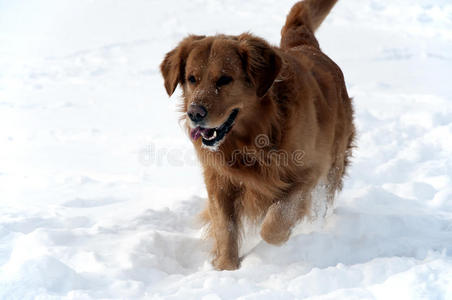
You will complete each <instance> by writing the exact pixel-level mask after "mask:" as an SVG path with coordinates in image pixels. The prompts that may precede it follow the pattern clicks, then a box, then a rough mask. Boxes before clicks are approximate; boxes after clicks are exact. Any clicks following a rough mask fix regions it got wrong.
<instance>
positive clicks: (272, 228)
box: [260, 204, 292, 245]
mask: <svg viewBox="0 0 452 300" xmlns="http://www.w3.org/2000/svg"><path fill="white" fill-rule="evenodd" d="M287 217H288V216H286V215H285V214H284V212H283V211H282V209H281V206H280V205H278V204H273V205H272V206H271V207H270V208H269V210H268V211H267V215H266V216H265V218H264V221H263V222H262V227H261V232H260V234H261V237H262V239H263V240H264V241H266V242H267V243H269V244H272V245H281V244H284V243H285V242H287V240H288V239H289V237H290V234H291V231H292V230H291V229H292V228H291V227H292V226H291V223H292V222H289V220H287Z"/></svg>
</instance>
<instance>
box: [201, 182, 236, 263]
mask: <svg viewBox="0 0 452 300" xmlns="http://www.w3.org/2000/svg"><path fill="white" fill-rule="evenodd" d="M208 186H209V184H208ZM208 193H209V216H210V226H211V228H210V230H211V234H212V237H213V238H214V248H213V255H214V259H213V261H212V265H213V266H214V268H215V269H217V270H235V269H238V267H239V264H240V262H239V254H238V224H237V221H238V220H237V217H238V216H237V211H236V209H235V201H236V199H237V193H236V192H235V191H234V187H233V186H232V184H231V183H229V182H224V181H221V182H219V180H216V182H215V184H214V185H213V186H212V185H210V187H208Z"/></svg>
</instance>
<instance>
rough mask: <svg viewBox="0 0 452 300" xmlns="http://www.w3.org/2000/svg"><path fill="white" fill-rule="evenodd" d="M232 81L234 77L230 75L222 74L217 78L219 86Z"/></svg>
mask: <svg viewBox="0 0 452 300" xmlns="http://www.w3.org/2000/svg"><path fill="white" fill-rule="evenodd" d="M231 81H232V77H229V76H221V77H220V78H219V79H218V80H217V86H223V85H227V84H229V83H231Z"/></svg>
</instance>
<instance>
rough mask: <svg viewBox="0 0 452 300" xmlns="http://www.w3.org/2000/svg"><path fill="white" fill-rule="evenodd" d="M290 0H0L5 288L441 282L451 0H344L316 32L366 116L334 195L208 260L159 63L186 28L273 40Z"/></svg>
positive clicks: (130, 293)
mask: <svg viewBox="0 0 452 300" xmlns="http://www.w3.org/2000/svg"><path fill="white" fill-rule="evenodd" d="M294 2H295V1H270V0H253V1H242V0H228V1H225V0H191V1H176V0H166V1H155V0H154V1H151V0H147V1H145V0H127V1H114V0H95V1H89V0H66V1H58V0H55V1H50V0H40V1H37V0H30V1H24V0H16V1H10V0H0V299H2V300H3V299H6V300H10V299H21V300H22V299H77V300H78V299H80V300H85V299H184V300H188V299H204V300H214V299H304V298H309V299H452V160H451V158H452V3H451V1H450V0H436V1H434V0H418V1H411V0H398V1H392V0H384V1H380V0H341V1H339V3H338V4H337V6H336V7H335V8H334V10H333V11H332V13H331V14H330V16H329V17H328V18H327V20H326V21H325V22H324V24H323V25H322V27H321V29H320V30H319V32H318V38H319V41H320V44H321V46H322V49H323V50H324V52H325V53H327V55H329V56H330V57H331V58H333V59H334V60H335V61H336V62H337V63H338V64H339V65H340V66H341V68H342V70H343V71H344V74H345V78H346V82H347V87H348V89H349V94H350V95H351V96H353V97H354V104H355V109H356V124H357V127H358V131H359V134H358V149H357V150H356V151H355V157H354V159H353V166H352V168H351V169H350V171H349V177H348V179H347V180H346V183H345V187H344V190H343V192H342V193H341V194H340V196H339V197H338V199H337V202H336V208H335V210H334V213H333V215H332V216H330V217H329V218H327V219H326V220H325V221H324V222H323V223H321V222H319V224H305V225H306V226H304V227H303V228H301V231H300V232H301V233H300V234H298V235H296V236H294V237H292V238H291V240H290V241H289V242H288V243H287V244H286V245H284V246H282V247H274V246H270V245H267V244H266V243H264V242H262V241H259V240H258V241H256V242H254V244H249V245H248V248H249V249H248V250H247V253H248V254H247V255H246V257H245V258H244V260H243V262H242V266H241V268H240V269H239V270H237V271H232V272H231V271H223V272H218V271H214V270H213V269H212V267H211V265H210V263H209V261H210V259H209V258H208V251H209V245H208V244H207V243H206V242H204V241H203V240H202V239H201V229H200V228H199V225H198V224H197V223H196V215H197V213H198V212H199V211H200V210H201V208H202V206H203V204H204V202H205V197H206V192H205V188H204V185H203V181H202V178H201V174H200V169H199V166H198V164H197V162H196V159H195V155H194V153H193V150H192V147H191V144H190V142H189V140H188V138H187V137H186V136H185V135H184V133H183V131H182V129H181V128H180V126H179V125H178V121H177V118H178V113H177V112H176V103H177V102H178V101H180V92H177V93H176V95H175V96H173V97H172V98H171V99H168V97H167V95H166V93H165V89H164V88H163V80H162V78H161V76H160V73H159V69H158V66H159V64H160V62H161V60H162V58H163V56H164V54H165V53H166V52H167V51H169V50H171V49H172V48H173V47H175V45H176V44H177V42H178V41H179V40H180V39H182V38H183V37H184V36H186V35H187V34H188V33H197V34H215V33H226V34H239V33H241V32H244V31H248V30H249V31H251V32H253V33H255V34H257V35H259V36H262V37H264V38H266V39H267V40H268V41H270V42H271V43H274V44H277V43H278V41H279V32H280V29H281V26H282V25H283V23H284V21H285V16H286V14H287V13H288V11H289V9H290V7H291V6H292V4H293V3H294ZM254 246H255V247H254ZM253 247H254V248H253Z"/></svg>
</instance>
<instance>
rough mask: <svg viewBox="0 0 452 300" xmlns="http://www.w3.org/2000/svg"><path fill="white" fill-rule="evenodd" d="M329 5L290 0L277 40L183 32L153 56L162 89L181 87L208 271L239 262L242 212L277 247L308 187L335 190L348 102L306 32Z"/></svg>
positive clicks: (345, 142) (346, 147)
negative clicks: (203, 197) (202, 201)
mask: <svg viewBox="0 0 452 300" xmlns="http://www.w3.org/2000/svg"><path fill="white" fill-rule="evenodd" d="M335 3H336V0H305V1H300V2H298V3H296V4H295V5H294V6H293V7H292V9H291V11H290V13H289V15H288V16H287V19H286V23H285V25H284V27H283V28H282V31H281V43H280V45H279V47H276V46H272V45H270V44H269V43H267V42H266V41H265V40H263V39H261V38H259V37H256V36H254V35H251V34H249V33H244V34H241V35H238V36H228V35H215V36H201V35H190V36H188V37H186V38H185V39H183V40H182V41H181V42H180V43H179V45H178V46H177V47H176V48H175V49H173V50H172V51H170V52H169V53H167V54H166V56H165V58H164V60H163V62H162V64H161V72H162V75H163V78H164V83H165V88H166V91H167V92H168V94H169V95H170V96H171V95H172V94H173V92H174V90H175V89H176V87H177V85H178V84H179V85H180V86H181V88H182V91H183V104H182V105H181V110H182V112H183V116H182V119H183V120H185V121H186V123H185V124H186V129H187V133H188V134H189V135H190V137H191V139H192V141H193V145H194V147H195V149H196V152H197V155H198V158H199V160H200V162H201V164H202V167H203V174H204V180H205V184H206V187H207V192H208V204H207V208H206V210H205V211H204V212H203V213H202V217H203V219H204V221H205V222H206V223H207V224H208V228H209V230H208V233H209V234H208V236H209V237H210V238H211V239H212V240H213V242H214V243H213V245H214V246H213V261H212V264H213V266H214V267H215V268H216V269H218V270H234V269H237V268H239V266H240V257H239V251H238V250H239V241H240V236H241V232H243V231H242V229H243V228H242V227H243V221H244V220H245V219H247V220H251V221H253V222H255V224H256V225H260V226H261V229H260V235H261V237H262V239H263V240H265V241H266V242H267V243H270V244H274V245H280V244H282V243H284V242H286V241H287V240H288V238H289V237H290V234H291V231H292V229H293V227H294V226H295V225H296V224H297V222H298V221H300V220H302V219H303V218H304V217H306V216H308V215H309V212H310V209H311V192H312V191H313V189H314V188H315V187H316V186H317V185H320V184H323V185H324V187H325V188H326V190H327V200H325V201H328V202H329V203H331V202H332V201H333V198H334V195H335V193H336V192H337V191H339V190H340V189H341V186H342V178H343V176H344V173H345V169H346V167H347V165H348V163H349V158H350V156H351V150H352V147H353V139H354V135H355V128H354V125H353V108H352V103H351V99H350V98H349V96H348V94H347V90H346V87H345V82H344V77H343V74H342V72H341V70H340V69H339V67H338V66H337V65H336V64H335V63H334V62H333V61H332V60H331V59H330V58H328V57H327V56H326V55H325V54H324V53H323V52H322V51H321V50H320V48H319V44H318V42H317V39H316V38H315V36H314V32H315V30H316V29H317V28H318V27H319V26H320V24H321V23H322V21H323V20H324V18H325V17H326V16H327V14H328V13H329V12H330V10H331V9H332V7H333V6H334V4H335Z"/></svg>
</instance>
